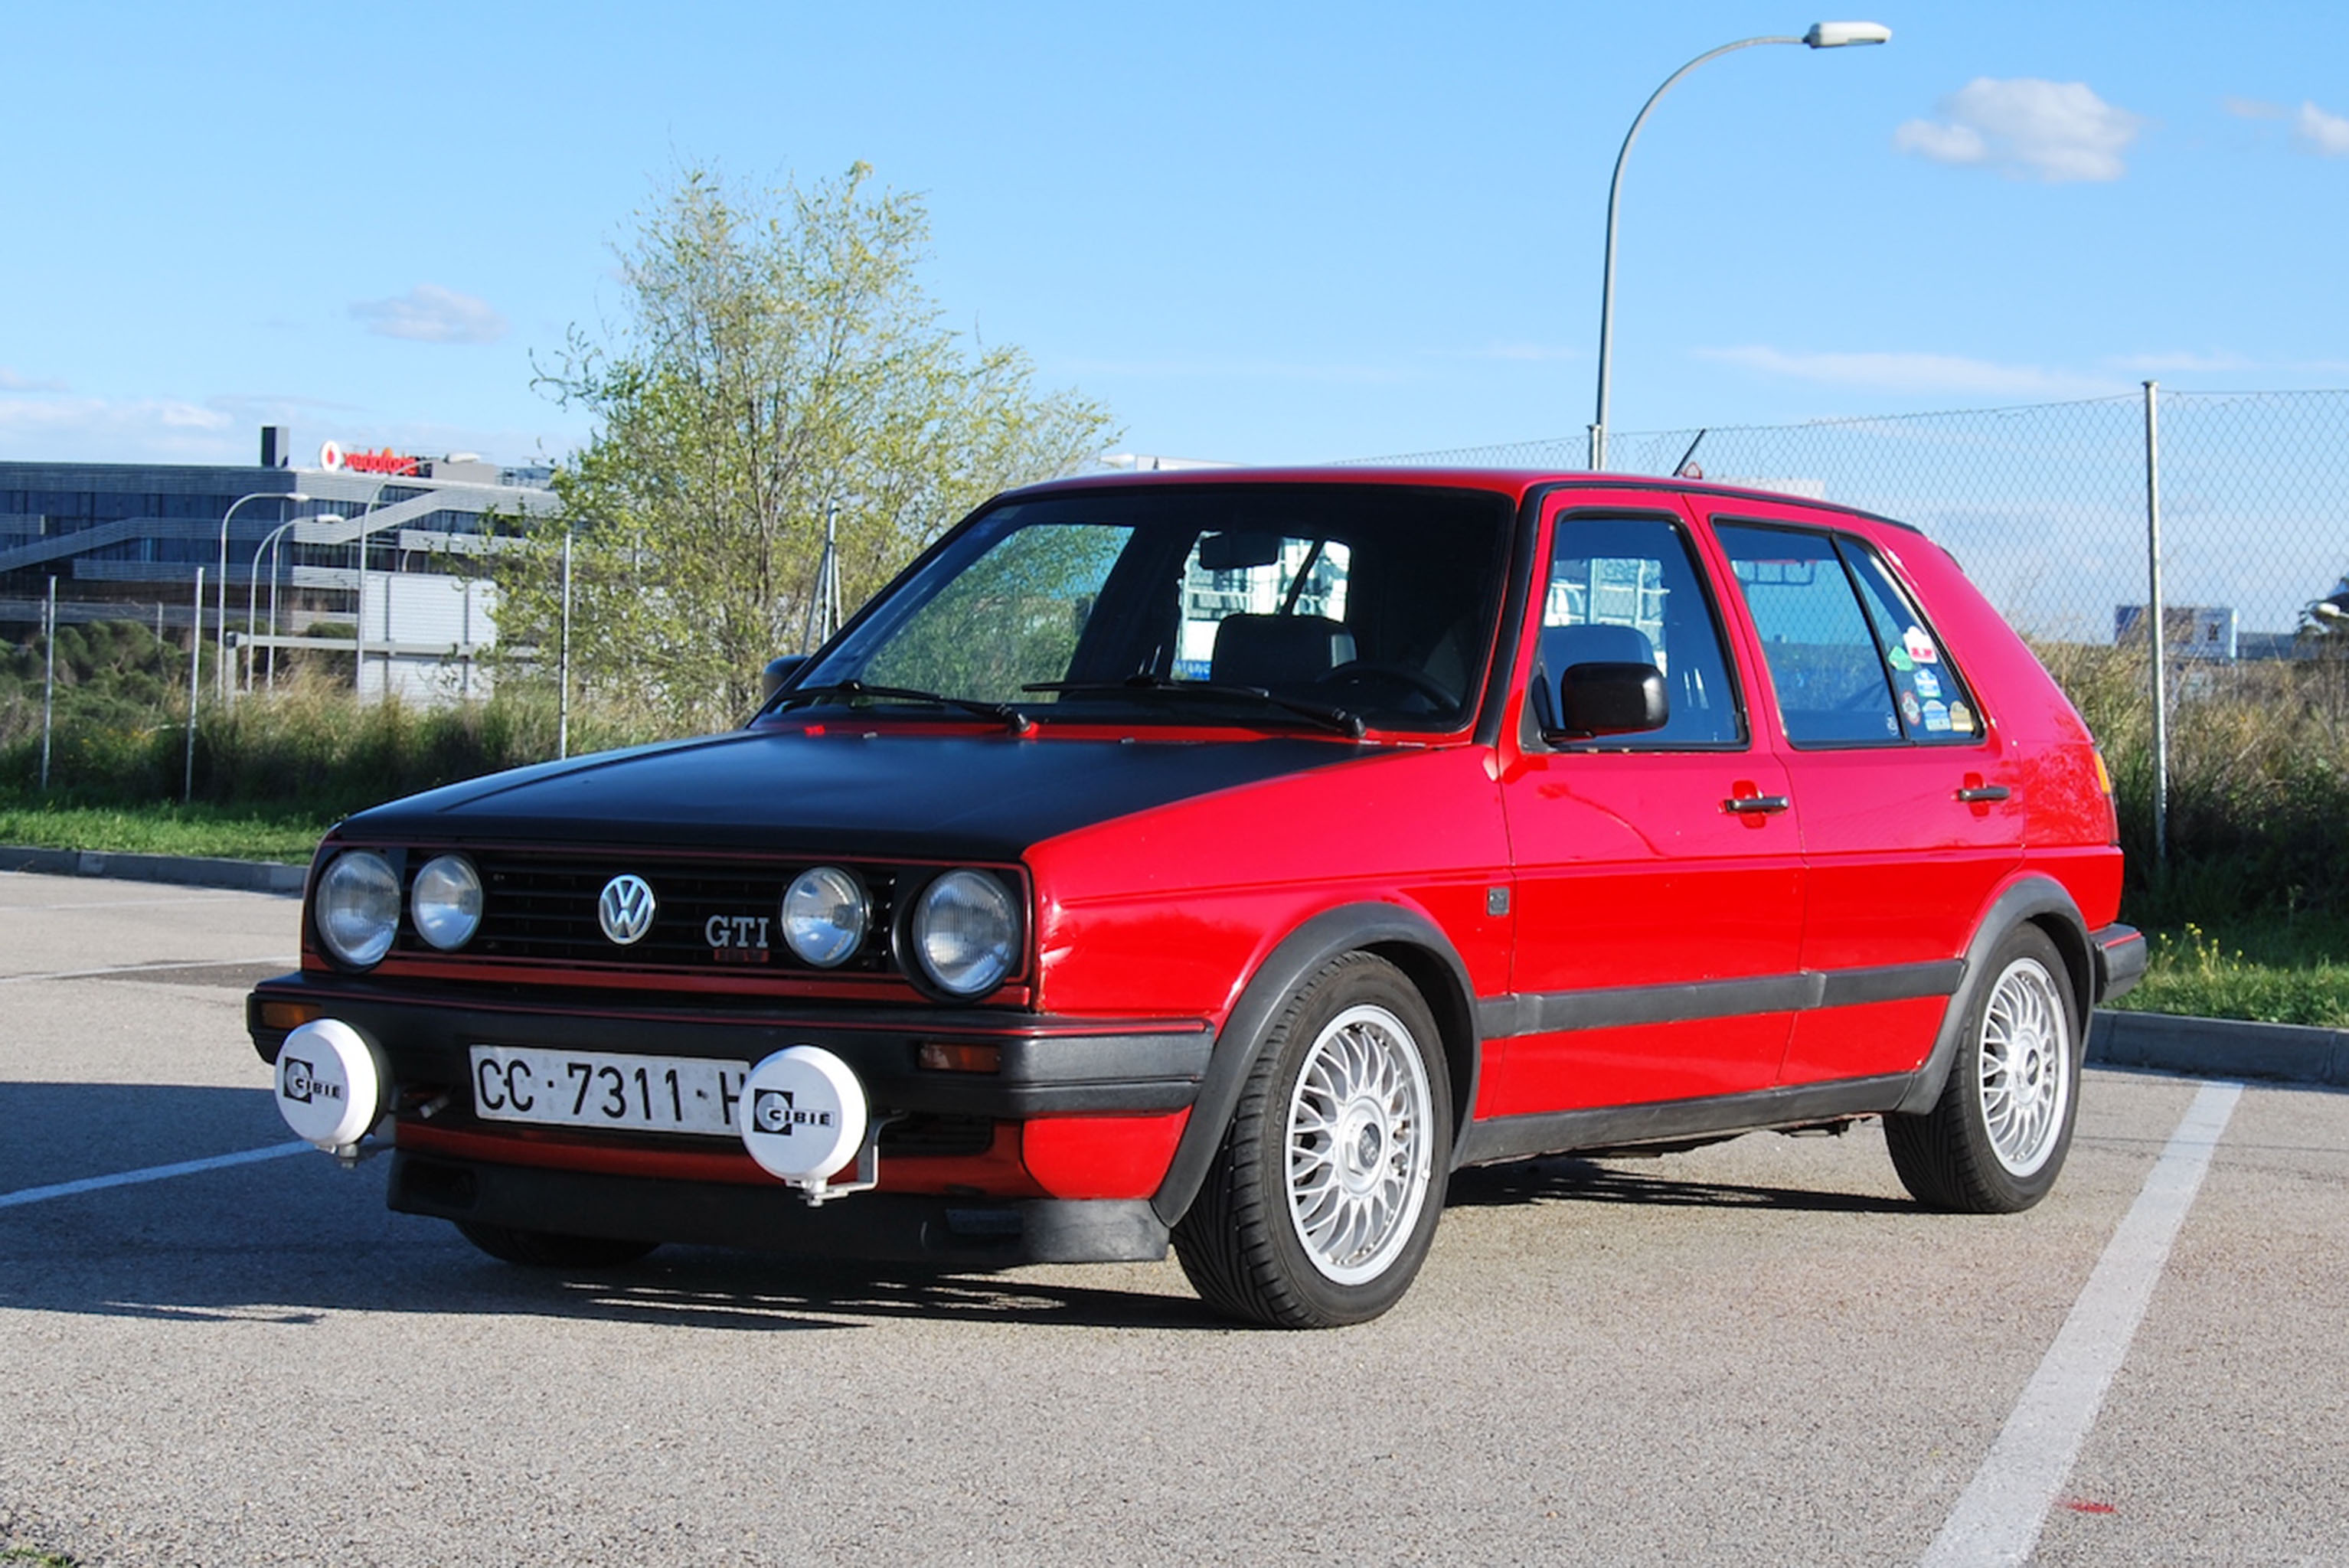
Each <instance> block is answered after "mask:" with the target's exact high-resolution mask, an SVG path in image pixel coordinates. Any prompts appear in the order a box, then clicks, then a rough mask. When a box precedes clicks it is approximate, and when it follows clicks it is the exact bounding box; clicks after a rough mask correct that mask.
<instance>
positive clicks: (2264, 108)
mask: <svg viewBox="0 0 2349 1568" xmlns="http://www.w3.org/2000/svg"><path fill="white" fill-rule="evenodd" d="M2219 107H2220V108H2223V109H2225V110H2226V111H2227V112H2228V113H2229V114H2231V115H2233V116H2234V117H2235V118H2236V119H2290V118H2291V116H2292V110H2290V109H2288V108H2284V107H2283V105H2282V104H2280V103H2269V102H2268V101H2267V100H2266V99H2264V98H2220V100H2219Z"/></svg>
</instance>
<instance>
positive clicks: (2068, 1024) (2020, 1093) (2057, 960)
mask: <svg viewBox="0 0 2349 1568" xmlns="http://www.w3.org/2000/svg"><path fill="white" fill-rule="evenodd" d="M1983 974H1984V975H1987V976H1988V983H1987V984H1985V985H1982V987H1981V988H1980V989H1979V990H1977V991H1976V992H1975V993H1974V995H1973V996H1972V997H1971V1000H1970V1001H1969V1002H1968V1003H1967V1006H1966V1015H1965V1020H1964V1025H1963V1030H1962V1033H1961V1035H1960V1036H1959V1038H1958V1049H1957V1056H1956V1058H1955V1059H1954V1060H1952V1061H1951V1064H1950V1076H1949V1079H1948V1081H1947V1082H1946V1083H1944V1084H1943V1085H1942V1087H1941V1097H1940V1099H1938V1100H1936V1101H1935V1102H1934V1104H1933V1109H1930V1110H1929V1111H1926V1112H1924V1113H1923V1114H1922V1115H1917V1116H1901V1115H1892V1116H1888V1117H1886V1118H1885V1119H1884V1140H1885V1142H1886V1144H1887V1145H1888V1146H1889V1148H1890V1149H1891V1151H1892V1164H1893V1168H1894V1169H1895V1170H1896V1171H1899V1173H1900V1181H1901V1185H1903V1186H1905V1187H1907V1188H1908V1189H1909V1193H1910V1194H1911V1195H1912V1196H1914V1197H1915V1198H1916V1200H1917V1201H1918V1202H1920V1203H1923V1204H1925V1205H1926V1206H1927V1207H1929V1208H1934V1209H1946V1210H1950V1211H1952V1212H1958V1213H1967V1214H2011V1213H2014V1212H2018V1211H2020V1210H2023V1209H2028V1208H2030V1207H2031V1206H2032V1205H2033V1203H2036V1202H2039V1200H2040V1199H2042V1198H2044V1197H2045V1196H2046V1195H2047V1191H2048V1189H2050V1188H2051V1187H2053V1186H2054V1184H2055V1177H2056V1175H2057V1173H2058V1172H2059V1171H2062V1170H2063V1168H2064V1155H2065V1153H2066V1152H2067V1151H2069V1150H2070V1148H2071V1145H2072V1124H2073V1121H2074V1119H2075V1117H2076V1116H2077V1114H2078V1111H2079V1082H2080V1062H2081V1054H2082V1044H2083V1042H2082V1037H2081V1029H2080V1020H2079V1004H2078V1001H2077V999H2076V998H2075V996H2074V995H2073V992H2072V987H2071V983H2070V978H2069V976H2070V971H2069V970H2068V969H2067V968H2066V967H2065V966H2064V958H2063V954H2060V953H2058V952H2056V950H2055V944H2054V942H2052V941H2050V940H2049V939H2048V936H2047V934H2046V933H2045V932H2044V931H2042V930H2040V929H2039V928H2038V927H2037V926H2035V925H2027V924H2026V925H2022V926H2018V927H2016V928H2015V929H2014V930H2013V931H2012V932H2009V933H2008V934H2007V935H2006V936H2005V938H2004V939H2003V940H2002V941H2001V942H2000V943H1999V944H1998V946H1997V947H1996V948H1995V949H1993V950H1992V954H1991V957H1990V961H1989V963H1988V964H1987V965H1985V966H1984V969H1983Z"/></svg>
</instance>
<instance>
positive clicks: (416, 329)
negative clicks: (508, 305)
mask: <svg viewBox="0 0 2349 1568" xmlns="http://www.w3.org/2000/svg"><path fill="white" fill-rule="evenodd" d="M351 315H353V316H355V317H357V319H358V320H360V321H363V322H366V323H367V330H368V331H369V332H372V333H374V334H375V335H377V336H378V337H401V338H406V339H408V340H409V342H411V343H495V342H496V341H497V340H498V339H499V338H501V337H503V336H504V335H506V318H505V317H503V316H502V315H499V314H498V313H497V312H496V311H495V310H494V309H492V307H491V305H490V302H489V301H487V300H485V299H477V298H475V297H474V296H473V295H471V294H459V293H458V292H457V291H456V290H455V289H444V288H442V287H441V286H440V284H417V285H416V286H415V287H414V288H412V289H409V291H408V292H407V293H406V294H394V295H393V296H392V297H391V298H389V299H373V300H361V301H359V302H358V303H357V304H354V305H352V306H351Z"/></svg>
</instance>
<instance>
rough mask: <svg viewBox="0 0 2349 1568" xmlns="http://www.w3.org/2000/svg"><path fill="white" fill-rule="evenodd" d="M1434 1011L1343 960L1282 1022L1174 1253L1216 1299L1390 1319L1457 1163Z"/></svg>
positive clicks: (1242, 1307) (1404, 982)
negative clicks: (1384, 1314)
mask: <svg viewBox="0 0 2349 1568" xmlns="http://www.w3.org/2000/svg"><path fill="white" fill-rule="evenodd" d="M1451 1098H1452V1097H1451V1086H1450V1080H1449V1079H1448V1078H1446V1076H1445V1074H1444V1060H1443V1056H1442V1053H1441V1050H1440V1048H1439V1047H1438V1045H1437V1034H1436V1028H1435V1020H1434V1017H1433V1015H1431V1014H1430V1013H1429V1012H1428V1009H1427V1004H1426V1002H1425V1001H1424V1000H1423V998H1422V997H1421V996H1420V994H1419V992H1418V990H1417V989H1416V988H1415V987H1414V986H1413V985H1412V983H1411V982H1410V981H1409V980H1408V979H1406V978H1405V977H1404V976H1403V975H1402V971H1401V970H1398V969H1397V968H1395V967H1394V965H1392V964H1389V963H1387V962H1386V961H1385V960H1384V959H1382V958H1379V957H1376V956H1375V955H1373V954H1367V953H1349V954H1344V955H1343V956H1341V957H1339V958H1336V959H1333V960H1331V961H1330V963H1329V964H1327V965H1324V966H1323V967H1322V968H1321V969H1320V970H1319V972H1318V973H1316V974H1315V975H1313V976H1312V977H1311V978H1310V979H1309V980H1307V981H1306V982H1305V983H1304V984H1303V985H1300V986H1299V987H1298V989H1297V992H1296V994H1295V995H1293V996H1291V997H1290V998H1289V1000H1288V1006H1285V1007H1284V1008H1283V1009H1282V1010H1281V1013H1280V1016H1279V1017H1278V1019H1277V1020H1275V1022H1274V1024H1273V1026H1272V1030H1271V1032H1270V1034H1269V1035H1268V1037H1267V1038H1266V1041H1265V1046H1264V1050H1263V1053H1262V1054H1261V1055H1260V1056H1259V1057H1257V1063H1256V1066H1255V1068H1253V1069H1251V1071H1250V1072H1249V1075H1248V1080H1247V1086H1246V1087H1245V1088H1243V1089H1242V1091H1241V1094H1240V1102H1239V1105H1238V1107H1237V1109H1236V1110H1235V1111H1234V1112H1233V1116H1232V1120H1231V1125H1230V1126H1229V1127H1228V1128H1226V1130H1225V1134H1224V1142H1223V1147H1222V1148H1221V1149H1220V1150H1217V1152H1216V1161H1215V1164H1214V1166H1213V1168H1212V1169H1211V1170H1210V1171H1208V1174H1207V1181H1206V1186H1205V1187H1204V1188H1202V1189H1201V1191H1200V1193H1199V1197H1198V1200H1197V1202H1195V1203H1193V1204H1192V1206H1191V1210H1190V1212H1188V1213H1186V1214H1185V1215H1184V1217H1183V1219H1182V1220H1181V1221H1180V1222H1177V1223H1176V1225H1175V1227H1174V1248H1175V1253H1176V1256H1177V1257H1179V1258H1180V1259H1181V1261H1182V1264H1183V1272H1184V1274H1186V1275H1187V1276H1189V1278H1190V1281H1191V1284H1192V1286H1193V1287H1194V1288H1195V1289H1196V1290H1197V1291H1198V1293H1199V1295H1201V1297H1203V1298H1204V1299H1205V1300H1206V1302H1207V1303H1208V1305H1211V1306H1214V1307H1216V1309H1217V1310H1218V1311H1221V1312H1225V1313H1227V1314H1229V1315H1232V1316H1235V1317H1239V1318H1244V1319H1247V1320H1249V1321H1252V1322H1257V1323H1262V1324H1267V1325H1269V1326H1274V1327H1279V1328H1328V1327H1334V1326H1338V1325H1340V1324H1347V1323H1361V1322H1363V1321H1365V1320H1367V1319H1370V1318H1373V1317H1376V1316H1378V1315H1380V1314H1381V1313H1382V1312H1384V1311H1386V1310H1387V1309H1388V1308H1389V1307H1391V1306H1392V1305H1394V1304H1395V1303H1396V1302H1397V1301H1399V1300H1401V1299H1402V1294H1403V1292H1404V1291H1405V1290H1407V1289H1409V1288H1410V1286H1411V1282H1412V1280H1413V1277H1414V1276H1415V1275H1417V1274H1418V1273H1419V1266H1420V1264H1421V1262H1422V1261H1423V1259H1424V1258H1425V1257H1426V1256H1427V1249H1428V1245H1429V1243H1431V1242H1432V1241H1433V1238H1434V1235H1435V1222H1436V1220H1437V1218H1438V1217H1439V1216H1440V1215H1441V1214H1442V1212H1443V1209H1444V1180H1445V1177H1446V1174H1447V1173H1448V1171H1449V1170H1450V1167H1451V1152H1452V1133H1451V1128H1452V1119H1451Z"/></svg>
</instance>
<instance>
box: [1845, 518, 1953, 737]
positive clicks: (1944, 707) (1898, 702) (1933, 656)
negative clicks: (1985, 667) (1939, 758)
mask: <svg viewBox="0 0 2349 1568" xmlns="http://www.w3.org/2000/svg"><path fill="white" fill-rule="evenodd" d="M1836 548H1837V550H1839V551H1840V552H1842V554H1843V559H1844V564H1845V565H1846V566H1847V567H1849V568H1850V569H1851V575H1852V581H1854V582H1855V583H1858V584H1859V602H1860V604H1861V605H1862V607H1864V608H1865V609H1866V610H1867V612H1868V626H1869V628H1870V629H1871V630H1873V631H1874V632H1875V634H1876V640H1877V642H1878V645H1880V646H1882V648H1883V649H1884V663H1885V666H1886V667H1887V668H1888V669H1889V670H1890V671H1891V673H1892V697H1893V702H1894V705H1895V706H1896V707H1899V710H1900V727H1901V729H1902V731H1903V732H1904V733H1905V734H1906V735H1907V736H1908V737H1909V739H1911V740H1925V741H1935V742H1939V741H1947V740H1958V741H1966V740H1973V739H1976V738H1980V736H1981V735H1982V714H1981V711H1980V710H1979V709H1977V708H1976V707H1974V704H1973V696H1972V694H1971V692H1970V691H1968V690H1967V688H1966V683H1965V681H1964V679H1963V678H1962V677H1961V676H1959V674H1958V670H1957V666H1956V665H1953V664H1951V662H1950V660H1949V657H1948V655H1945V654H1943V653H1942V652H1941V649H1940V644H1939V643H1937V642H1936V641H1935V640H1934V638H1933V634H1932V633H1931V632H1930V631H1928V630H1927V629H1926V626H1925V618H1924V617H1923V616H1922V615H1920V614H1917V607H1916V605H1914V604H1913V603H1910V602H1909V595H1908V594H1906V593H1902V592H1901V591H1900V584H1899V583H1896V582H1894V581H1893V579H1892V573H1890V572H1889V570H1887V568H1886V567H1885V564H1884V562H1883V561H1882V560H1880V559H1879V558H1878V556H1877V553H1876V552H1874V551H1872V550H1870V549H1868V546H1866V545H1864V544H1862V543H1860V542H1859V541H1857V540H1856V539H1851V538H1848V537H1846V538H1839V539H1837V541H1836Z"/></svg>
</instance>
